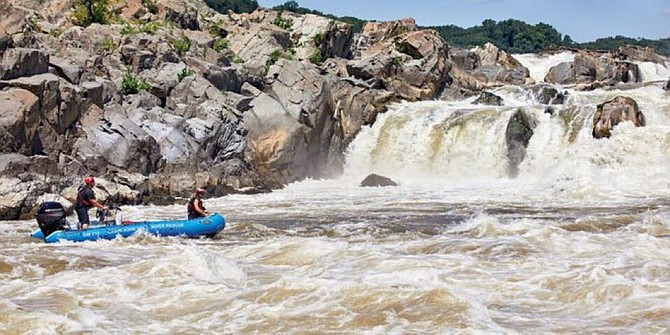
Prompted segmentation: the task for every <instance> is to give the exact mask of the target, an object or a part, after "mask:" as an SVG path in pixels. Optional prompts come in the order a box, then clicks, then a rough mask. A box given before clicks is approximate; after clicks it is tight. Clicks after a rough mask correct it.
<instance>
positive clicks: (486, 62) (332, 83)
mask: <svg viewBox="0 0 670 335" xmlns="http://www.w3.org/2000/svg"><path fill="white" fill-rule="evenodd" d="M153 4H155V6H153ZM71 6H72V4H71V3H70V2H68V1H62V0H47V1H42V0H9V1H4V2H2V3H0V102H2V104H0V140H2V141H1V142H0V220H2V219H16V218H19V217H24V218H25V217H29V216H30V215H31V213H33V212H34V209H35V208H36V205H37V203H38V201H41V200H40V199H41V196H42V195H44V194H54V195H60V196H63V197H65V198H68V199H71V198H72V194H71V193H72V190H73V189H76V187H77V186H78V185H79V183H80V181H81V176H82V175H88V174H95V175H96V177H98V178H99V180H101V181H104V183H101V185H103V186H104V187H105V190H102V191H101V197H105V198H108V199H110V201H113V202H114V203H115V204H117V205H123V204H139V203H148V202H153V203H161V204H162V203H173V202H174V199H175V197H176V196H187V195H188V194H190V192H192V190H193V188H195V187H200V186H206V187H207V188H208V190H209V191H210V194H212V195H215V196H220V195H224V194H228V193H232V192H243V193H255V192H266V191H269V190H272V189H276V188H280V187H282V186H283V185H285V184H287V183H290V182H293V181H297V180H301V179H304V178H310V177H314V178H321V177H328V176H333V175H336V174H338V173H339V172H341V169H342V166H343V161H344V152H345V150H346V148H347V146H348V145H349V144H350V143H351V141H352V140H353V139H354V138H355V137H356V135H357V134H358V132H359V131H360V129H361V127H362V126H364V125H372V124H374V123H375V121H376V119H377V116H378V115H379V113H384V112H385V111H386V108H387V106H388V105H389V104H390V103H395V102H400V101H421V100H433V99H441V100H449V99H461V98H464V97H474V96H477V95H480V96H481V98H480V99H478V100H477V101H476V103H483V104H486V105H501V104H502V103H503V101H502V99H501V98H499V97H498V96H495V95H492V94H490V93H489V91H486V90H487V89H492V88H495V87H498V86H501V85H509V84H511V85H529V84H533V80H532V79H531V78H530V76H529V71H528V69H526V68H525V67H523V66H521V64H520V63H519V62H518V61H517V60H516V59H514V57H512V55H510V54H508V53H506V52H504V51H501V50H499V49H498V48H496V47H495V46H494V45H492V44H486V45H484V46H482V47H478V48H475V49H472V50H465V49H460V48H456V47H450V46H449V45H447V43H446V42H445V41H444V40H443V39H442V38H441V37H440V36H439V35H438V34H437V32H435V31H433V30H423V29H419V27H417V25H416V23H415V21H414V20H413V19H410V18H408V19H403V20H397V21H390V22H370V23H367V24H366V25H365V26H364V27H363V30H362V31H361V32H359V33H354V29H353V28H352V27H351V26H350V25H348V24H346V23H342V22H338V21H335V20H332V19H329V18H325V17H321V16H316V15H312V14H307V15H300V14H296V13H291V12H288V11H285V12H282V13H281V14H280V13H278V12H275V11H272V10H266V9H259V10H256V11H255V12H253V13H249V14H235V13H232V12H229V13H226V14H220V13H216V12H214V11H213V10H212V9H210V8H209V7H207V6H206V5H205V3H204V2H203V1H201V0H179V1H176V0H157V1H153V2H152V1H140V0H127V1H121V2H115V3H113V4H112V7H110V10H111V11H113V12H114V13H118V14H119V17H120V18H121V19H123V20H125V22H124V23H123V24H119V23H116V22H114V23H109V24H98V23H93V24H91V25H89V26H87V27H80V26H76V25H74V23H73V22H72V16H71V15H70V13H71V12H70V11H71V9H72V7H71ZM657 56H658V55H655V54H654V53H653V52H650V50H647V49H640V48H637V49H636V48H627V49H626V48H622V49H620V50H618V51H617V52H615V53H608V54H605V55H603V54H602V53H594V52H579V53H578V55H577V56H576V57H575V61H573V62H570V63H565V64H561V65H558V66H557V67H556V68H554V69H552V70H551V71H550V73H549V74H548V75H547V78H546V81H547V82H548V83H558V84H573V85H576V86H575V87H576V88H577V89H589V88H592V87H597V86H602V85H613V84H616V83H618V82H636V81H639V70H638V69H637V66H636V65H635V63H634V62H636V61H642V60H644V61H654V62H658V63H662V62H664V61H665V60H664V58H662V57H661V58H658V57H657ZM580 85H581V86H580ZM533 90H535V91H534V93H533V94H535V95H536V96H537V99H538V102H539V103H542V104H561V103H562V102H563V99H564V98H565V94H564V93H561V92H558V91H557V90H556V89H554V88H553V87H551V86H550V85H545V84H543V85H539V86H537V88H533ZM616 104H617V103H615V102H613V103H609V104H605V105H604V106H603V107H602V108H600V109H599V110H601V112H600V114H602V117H601V119H603V120H604V121H598V122H596V123H594V136H595V134H596V127H597V129H598V130H597V133H598V134H600V135H602V136H605V135H604V134H609V133H608V131H609V130H608V129H611V127H613V126H614V125H615V124H616V123H615V122H620V121H622V120H633V119H631V117H633V114H635V112H634V110H633V112H632V113H633V114H630V113H631V111H629V110H628V109H627V108H632V107H631V106H632V105H630V104H629V103H619V105H621V106H620V107H616V106H619V105H616ZM626 106H628V107H626ZM619 110H620V111H621V112H617V111H619ZM624 112H625V113H624ZM608 113H609V114H608ZM617 113H619V114H621V115H624V114H625V116H621V115H620V116H616V115H619V114H617ZM517 114H518V113H517ZM638 114H639V116H636V117H637V119H636V120H637V121H635V120H633V121H634V122H637V124H640V123H644V119H643V117H642V116H641V115H642V114H641V113H638ZM638 114H635V115H638ZM610 115H613V116H610ZM640 118H641V120H640ZM599 120H600V119H599ZM608 120H609V121H608ZM616 120H619V121H616ZM532 128H533V126H532V122H531V121H530V120H529V119H528V117H527V116H526V115H525V114H523V113H521V114H518V115H516V116H515V117H514V118H513V119H512V121H510V124H509V125H508V131H507V134H506V135H507V141H508V142H507V143H508V158H509V162H510V175H515V173H516V172H515V170H516V169H517V167H518V164H519V163H520V162H521V161H522V160H523V157H524V155H525V146H526V145H527V143H528V139H529V138H530V136H531V135H532ZM600 135H599V136H600ZM17 190H18V191H17Z"/></svg>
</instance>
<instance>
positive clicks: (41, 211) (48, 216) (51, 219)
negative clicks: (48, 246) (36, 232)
mask: <svg viewBox="0 0 670 335" xmlns="http://www.w3.org/2000/svg"><path fill="white" fill-rule="evenodd" d="M65 217H66V215H65V208H63V205H62V204H61V203H60V202H57V201H45V202H43V203H42V204H40V207H39V208H38V209H37V214H36V215H35V218H36V219H37V225H38V226H39V227H40V230H41V231H42V234H43V235H44V238H45V239H46V238H47V236H49V235H51V233H53V232H55V231H57V230H68V229H70V227H69V225H68V224H67V220H66V219H65Z"/></svg>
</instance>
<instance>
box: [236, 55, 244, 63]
mask: <svg viewBox="0 0 670 335" xmlns="http://www.w3.org/2000/svg"><path fill="white" fill-rule="evenodd" d="M233 63H235V64H242V63H244V59H242V58H240V56H233Z"/></svg>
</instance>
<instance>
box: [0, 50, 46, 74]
mask: <svg viewBox="0 0 670 335" xmlns="http://www.w3.org/2000/svg"><path fill="white" fill-rule="evenodd" d="M47 71H49V54H48V53H47V52H46V51H44V50H36V49H26V48H15V49H8V50H6V51H5V52H4V53H3V55H2V63H0V79H14V78H18V77H26V76H32V75H36V74H40V73H45V72H47Z"/></svg>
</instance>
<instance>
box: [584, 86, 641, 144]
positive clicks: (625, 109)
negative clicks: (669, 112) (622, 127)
mask: <svg viewBox="0 0 670 335" xmlns="http://www.w3.org/2000/svg"><path fill="white" fill-rule="evenodd" d="M625 121H631V122H633V124H634V125H635V126H636V127H644V126H645V125H646V123H647V121H646V119H645V117H644V114H642V111H640V108H639V107H638V106H637V102H636V101H635V100H634V99H632V98H630V97H624V96H617V97H615V98H613V99H611V100H608V101H605V102H603V103H601V104H599V105H598V106H597V108H596V113H595V115H594V116H593V132H592V135H593V137H595V138H603V137H610V135H611V132H612V128H614V127H615V126H616V125H617V124H619V123H621V122H625Z"/></svg>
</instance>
